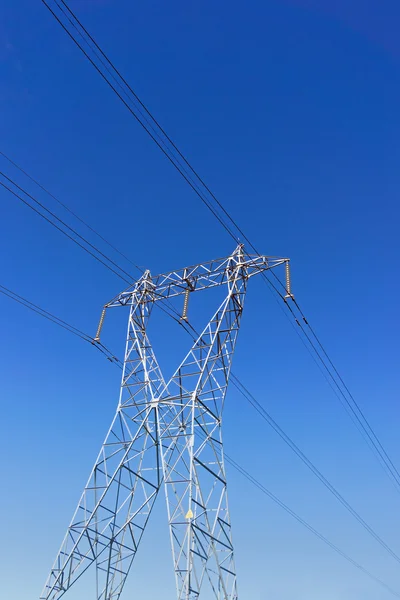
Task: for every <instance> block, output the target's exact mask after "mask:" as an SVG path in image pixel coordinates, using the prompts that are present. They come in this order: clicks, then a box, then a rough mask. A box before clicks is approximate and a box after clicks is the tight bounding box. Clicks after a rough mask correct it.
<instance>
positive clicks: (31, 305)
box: [0, 285, 400, 598]
mask: <svg viewBox="0 0 400 600" xmlns="http://www.w3.org/2000/svg"><path fill="white" fill-rule="evenodd" d="M0 293H1V294H4V295H5V296H7V297H9V298H10V299H11V300H14V301H15V302H17V303H18V304H21V305H22V306H25V307H26V308H29V309H30V310H32V311H33V312H35V313H36V314H38V315H40V316H42V317H44V318H46V319H48V320H50V321H51V322H53V323H54V324H55V325H58V326H59V327H62V328H63V329H65V330H67V331H69V332H70V333H72V334H73V335H75V336H76V337H78V338H79V339H82V340H84V341H87V342H90V343H91V345H92V346H95V347H96V348H97V349H99V350H100V351H101V352H102V353H103V354H105V355H106V356H107V353H108V354H109V355H110V356H113V355H112V353H111V352H110V351H109V350H108V349H107V348H106V347H105V346H103V349H102V348H99V346H98V345H97V344H93V341H92V338H91V337H90V336H89V335H88V334H86V333H84V332H83V331H82V330H80V329H78V328H77V327H74V326H73V325H71V324H70V323H68V322H67V321H65V320H63V319H60V318H59V317H57V316H56V315H54V314H53V313H51V312H49V311H47V310H45V309H43V308H41V307H40V306H38V305H37V304H34V303H32V302H30V301H29V300H27V299H26V298H24V297H22V296H20V295H19V294H16V293H15V292H13V291H11V290H10V289H9V288H6V287H4V286H2V285H0ZM104 350H106V352H105V351H104ZM110 356H107V358H108V360H111V362H113V364H115V365H116V366H118V367H119V368H120V369H121V368H122V362H121V361H120V360H119V359H117V358H116V357H114V356H113V358H112V359H111V358H110ZM236 380H237V378H236ZM224 456H225V460H226V461H227V463H229V464H230V465H231V466H232V467H233V468H234V469H235V470H236V471H238V473H240V474H241V475H242V476H243V477H245V478H246V479H247V480H248V481H249V482H250V483H251V484H252V485H254V486H255V487H257V488H258V489H259V490H260V491H261V492H262V493H263V494H264V495H266V496H267V497H268V498H270V499H271V500H272V501H273V502H275V504H277V505H278V506H279V507H280V508H282V509H283V510H284V511H285V512H286V513H287V514H289V515H290V516H291V517H292V518H294V519H295V520H296V521H297V522H298V523H300V524H301V525H303V527H305V528H306V529H307V530H308V531H310V532H311V533H313V534H314V535H315V536H316V537H317V538H318V539H319V540H321V541H322V542H324V543H325V544H326V545H327V546H329V547H330V548H331V549H332V550H334V551H335V552H336V553H337V554H339V555H340V556H342V558H344V559H345V560H347V561H348V562H349V563H350V564H352V565H353V566H354V567H356V568H357V569H358V570H360V571H361V572H363V573H364V574H365V575H367V576H368V577H370V578H371V579H373V580H374V581H375V582H376V583H378V584H379V585H381V586H382V587H384V588H385V589H386V590H387V591H388V592H390V593H391V594H392V595H393V596H396V597H397V598H400V593H398V592H396V591H395V590H393V589H392V588H391V587H390V586H389V585H387V584H386V583H385V582H384V581H383V580H382V579H380V578H379V577H376V576H375V575H373V574H372V573H371V572H370V571H368V570H367V569H366V568H365V567H363V566H362V565H361V564H360V563H358V562H357V561H355V560H354V559H352V558H351V557H350V556H349V555H348V554H346V553H345V552H343V551H342V550H341V549H340V548H339V547H338V546H336V545H335V544H333V543H332V542H331V541H330V540H329V539H328V538H327V537H325V536H324V535H323V534H321V533H320V532H319V531H318V530H317V529H315V528H314V527H312V525H310V524H309V523H308V522H307V521H305V519H303V518H302V517H300V516H299V515H298V514H297V513H296V512H295V511H293V510H292V509H291V508H289V506H287V505H286V504H285V503H284V502H282V500H280V499H279V498H278V497H277V496H275V494H273V493H272V492H271V491H269V490H268V489H267V488H266V487H265V486H264V485H263V484H262V483H261V482H260V481H259V480H257V479H256V478H255V477H253V475H251V474H250V473H249V471H247V470H246V469H244V468H243V467H241V466H240V465H239V464H238V463H237V462H236V461H235V460H234V459H233V458H231V457H230V456H228V455H227V454H226V453H224Z"/></svg>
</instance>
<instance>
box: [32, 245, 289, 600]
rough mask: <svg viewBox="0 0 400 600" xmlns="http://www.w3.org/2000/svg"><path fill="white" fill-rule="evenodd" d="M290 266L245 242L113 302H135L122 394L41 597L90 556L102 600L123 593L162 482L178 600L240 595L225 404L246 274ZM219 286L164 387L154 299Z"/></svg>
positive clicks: (143, 281)
mask: <svg viewBox="0 0 400 600" xmlns="http://www.w3.org/2000/svg"><path fill="white" fill-rule="evenodd" d="M282 264H285V265H287V273H288V265H289V262H288V259H287V258H269V257H266V256H257V255H249V254H245V253H244V250H243V246H242V245H239V246H238V247H237V248H236V249H235V251H234V252H233V254H232V255H230V256H228V257H227V258H223V259H218V260H214V261H211V262H208V263H203V264H199V265H196V266H194V267H189V268H185V269H181V270H179V271H173V272H170V273H167V274H163V275H158V276H156V277H154V278H152V277H151V274H150V272H149V271H146V272H145V273H144V275H143V276H142V277H141V278H140V279H139V280H138V281H137V282H136V283H135V284H134V285H133V286H131V287H130V288H129V289H128V290H126V291H124V292H122V293H121V294H119V295H118V296H117V297H116V298H114V299H113V300H112V301H111V302H109V303H108V304H107V305H106V308H110V307H116V306H121V305H122V306H125V305H127V306H129V307H130V313H129V324H128V334H127V343H126V351H125V360H124V368H123V375H122V383H121V390H120V399H119V403H118V407H117V412H116V414H115V417H114V420H113V422H112V424H111V427H110V429H109V432H108V433H107V436H106V439H105V441H104V443H103V445H102V447H101V450H100V453H99V455H98V457H97V459H96V462H95V465H94V467H93V470H92V472H91V474H90V477H89V479H88V482H87V484H86V486H85V489H84V491H83V494H82V496H81V498H80V501H79V503H78V507H77V509H76V511H75V514H74V516H73V518H72V521H71V524H70V526H69V528H68V530H67V533H66V536H65V538H64V540H63V543H62V545H61V548H60V550H59V553H58V555H57V558H56V560H55V563H54V565H53V568H52V569H51V572H50V575H49V577H48V580H47V582H46V584H45V587H44V589H43V592H42V595H41V599H42V600H56V599H58V598H60V597H61V596H62V595H63V594H64V593H65V592H67V591H68V590H69V588H70V587H71V585H73V584H74V583H75V581H76V580H77V579H78V578H79V577H80V576H81V575H82V574H83V573H84V572H85V571H86V569H87V568H88V567H89V566H90V565H92V564H93V563H94V564H95V565H96V575H97V577H96V581H97V590H96V593H97V599H98V600H118V599H119V598H120V595H121V592H122V589H123V587H124V584H125V581H126V577H127V575H128V572H129V569H130V567H131V565H132V562H133V559H134V558H135V555H136V552H137V549H138V547H139V544H140V540H141V538H142V535H143V533H144V530H145V527H146V524H147V521H148V519H149V517H150V513H151V510H152V508H153V505H154V502H155V499H156V497H157V495H158V492H159V490H160V488H161V484H162V483H164V488H165V495H166V501H167V511H168V519H169V528H170V536H171V545H172V554H173V562H174V570H175V577H176V587H177V597H178V600H197V599H198V598H199V596H200V594H201V590H204V589H208V593H209V594H210V597H214V598H216V599H217V600H237V598H238V594H237V587H236V569H235V564H234V551H233V543H232V536H231V522H230V516H229V509H228V496H227V485H226V474H225V466H224V454H223V444H222V432H221V423H222V409H223V405H224V400H225V395H226V390H227V385H228V380H229V374H230V369H231V364H232V357H233V352H234V349H235V344H236V339H237V334H238V331H239V325H240V319H241V315H242V311H243V302H244V297H245V294H246V287H247V282H248V279H249V278H250V277H252V276H253V275H256V274H257V273H261V272H263V271H266V270H269V269H272V268H274V267H277V266H279V265H282ZM214 286H225V287H226V290H227V293H226V297H225V298H224V300H223V302H222V304H221V305H220V306H219V307H218V309H217V311H216V312H215V314H214V315H213V317H212V318H211V320H210V321H209V323H207V325H206V326H205V328H204V330H203V331H202V333H201V334H200V335H199V337H198V339H197V340H196V341H195V342H194V344H193V345H192V347H191V348H190V350H189V352H188V353H187V355H186V356H185V358H184V359H183V360H182V362H181V363H180V365H179V366H178V368H177V369H176V371H175V373H174V374H173V375H172V377H171V379H170V380H169V381H168V382H165V381H164V378H163V375H162V373H161V370H160V367H159V365H158V362H157V359H156V356H155V354H154V351H153V349H152V346H151V343H150V341H149V338H148V335H147V325H148V321H149V318H150V314H151V311H152V308H153V306H154V305H155V303H156V302H159V301H163V300H166V299H168V298H171V297H174V296H178V295H181V294H182V295H184V296H185V306H187V298H188V295H189V293H192V292H195V291H200V290H204V289H207V288H210V287H214ZM288 286H289V284H287V287H288ZM287 291H288V293H290V288H289V287H288V290H287ZM185 311H186V309H185ZM183 318H184V319H186V318H187V316H186V312H185V314H184V315H183ZM103 319H104V313H103V316H102V319H101V324H102V321H103ZM99 334H100V331H98V336H99ZM98 336H97V337H98Z"/></svg>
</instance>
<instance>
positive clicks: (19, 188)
mask: <svg viewBox="0 0 400 600" xmlns="http://www.w3.org/2000/svg"><path fill="white" fill-rule="evenodd" d="M0 175H2V176H3V177H5V179H7V180H8V181H9V182H10V183H12V185H14V186H15V187H16V188H17V189H18V190H20V191H21V192H22V193H23V194H25V195H26V196H27V197H28V198H30V199H31V200H33V202H35V204H37V205H38V206H40V207H41V208H42V210H44V211H45V212H47V213H48V214H50V215H51V216H53V217H54V218H55V219H56V220H57V221H58V222H59V223H61V224H62V225H63V226H64V227H66V228H67V229H68V230H69V231H71V232H72V233H73V234H74V235H76V236H77V237H78V238H79V239H81V240H82V241H84V242H85V243H86V244H88V246H90V247H91V248H93V249H94V250H96V252H99V254H101V255H102V256H104V257H105V258H106V259H107V260H109V261H110V262H111V263H112V264H116V263H114V261H111V260H110V259H109V258H107V257H106V256H105V254H103V253H102V252H100V250H97V248H95V246H94V245H93V244H91V243H90V242H88V241H87V240H86V239H85V238H84V237H83V236H81V235H80V234H79V233H78V232H77V231H75V230H74V229H73V228H72V227H70V226H69V225H67V224H66V223H65V222H64V221H62V220H61V219H59V218H58V217H57V216H56V215H55V214H54V213H53V212H51V211H50V210H49V209H48V208H46V207H45V206H44V204H42V203H41V202H39V200H37V199H36V198H34V196H32V195H31V194H29V193H28V192H26V191H25V190H24V189H23V188H22V187H21V186H19V185H18V184H17V183H15V182H14V181H13V180H12V179H10V178H9V177H7V176H6V175H4V174H3V173H2V172H1V171H0ZM0 185H1V186H2V187H3V188H4V189H6V190H7V191H9V192H10V193H11V194H12V195H13V196H15V197H16V198H18V200H20V201H21V202H23V204H25V206H27V207H29V208H30V209H31V210H33V211H34V212H35V213H36V214H38V215H39V216H40V217H42V219H44V220H45V221H47V222H48V223H49V224H50V225H52V227H55V228H56V229H57V230H58V231H60V232H61V233H62V234H63V235H65V236H66V237H67V238H68V239H70V240H71V241H72V242H74V244H76V245H77V246H79V247H80V248H82V250H84V251H85V252H87V253H88V254H90V256H92V257H93V258H94V259H96V260H97V261H98V262H99V263H101V264H102V265H103V266H104V267H106V268H107V269H108V270H109V271H112V272H113V273H114V274H115V275H117V276H118V277H120V278H121V279H123V280H124V281H125V282H126V283H128V284H130V283H132V280H133V278H132V277H130V279H126V278H125V277H124V276H123V275H121V274H120V273H118V271H116V270H115V269H114V268H113V267H110V265H108V264H107V263H106V262H104V260H102V259H101V258H99V257H98V256H97V255H96V254H95V253H94V252H92V251H91V250H89V248H87V247H86V246H84V245H83V244H82V243H81V242H79V241H78V240H77V239H76V238H74V237H73V236H72V235H71V234H69V233H67V232H66V231H65V230H64V229H63V228H62V227H60V226H59V225H57V223H55V222H54V221H52V220H51V219H50V218H49V217H47V216H46V215H45V214H43V213H42V212H40V210H38V209H37V208H35V206H33V205H32V204H31V203H30V202H29V201H28V200H27V199H26V198H23V197H22V196H21V195H20V194H18V193H17V192H16V191H14V190H13V189H12V188H11V187H9V186H8V185H7V184H5V183H4V182H2V181H0ZM118 268H119V269H120V267H118Z"/></svg>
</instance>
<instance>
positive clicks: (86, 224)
mask: <svg viewBox="0 0 400 600" xmlns="http://www.w3.org/2000/svg"><path fill="white" fill-rule="evenodd" d="M0 155H1V156H3V158H5V159H6V160H7V161H8V162H9V163H10V164H12V165H13V167H15V168H16V169H18V171H20V173H22V174H23V175H25V177H27V178H28V179H30V180H31V181H32V182H33V183H34V184H35V185H37V186H38V187H39V188H40V189H41V190H42V191H43V192H45V193H46V194H47V195H48V196H50V198H53V200H55V201H56V202H57V203H58V204H59V205H60V206H62V207H63V208H64V209H65V210H66V211H68V212H69V213H70V214H71V215H72V216H73V217H74V218H75V219H77V221H79V222H80V223H82V225H85V227H87V228H88V229H89V231H91V232H92V233H94V234H95V235H96V236H97V237H98V238H99V239H100V240H102V241H103V242H104V243H105V244H107V246H109V247H110V248H111V249H112V250H114V251H115V252H117V254H119V255H120V256H121V257H122V258H124V259H125V260H126V261H127V262H129V263H130V264H131V265H132V266H133V267H135V269H138V270H139V271H140V270H141V269H140V267H138V265H136V264H135V263H134V262H132V260H131V259H130V258H129V257H128V256H126V254H124V253H123V252H121V250H119V249H118V248H117V247H116V246H114V245H113V244H112V243H111V242H109V241H108V240H107V239H106V238H105V237H104V236H103V235H101V234H100V233H99V232H98V231H96V229H94V227H92V226H91V225H89V223H88V222H87V221H84V219H82V217H80V216H79V215H78V214H77V213H76V212H74V211H73V210H72V209H71V208H70V207H69V206H68V205H67V204H65V203H64V202H62V201H61V200H60V199H59V198H57V196H55V195H54V194H52V193H51V192H49V190H48V189H47V188H45V187H44V186H43V185H42V184H41V183H40V182H39V181H37V179H35V178H34V177H32V175H30V174H29V173H28V172H27V171H25V169H23V168H22V167H21V166H20V165H18V164H17V163H16V162H15V161H14V160H12V159H11V158H10V157H9V156H7V154H5V152H2V151H1V150H0Z"/></svg>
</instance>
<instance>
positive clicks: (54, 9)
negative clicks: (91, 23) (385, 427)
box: [42, 0, 400, 491]
mask: <svg viewBox="0 0 400 600" xmlns="http://www.w3.org/2000/svg"><path fill="white" fill-rule="evenodd" d="M42 2H43V4H45V6H46V7H47V8H48V10H49V11H50V12H51V13H52V15H53V16H54V17H55V19H56V20H57V21H58V22H59V24H60V25H61V27H62V28H63V29H64V31H65V32H66V33H67V34H68V35H69V36H70V38H71V39H72V40H73V41H74V43H75V44H76V45H77V47H78V48H79V49H80V50H81V51H82V52H83V54H84V55H85V57H86V58H87V59H88V60H89V61H90V63H91V64H92V65H93V67H94V68H95V69H96V70H97V72H98V73H99V74H100V75H101V77H102V78H103V79H104V80H105V81H106V83H107V84H108V85H109V86H110V88H111V89H112V90H113V91H114V93H115V94H116V95H117V96H118V98H119V99H120V100H121V101H122V102H123V104H124V105H125V106H126V107H127V108H128V110H129V111H130V112H131V114H132V115H133V116H134V118H135V119H136V120H137V121H138V122H139V123H140V125H141V126H142V127H143V129H145V131H146V132H147V133H148V135H149V136H150V137H151V139H152V140H153V141H154V142H155V143H156V144H157V146H158V147H159V148H160V150H161V151H162V152H163V154H164V155H165V156H166V157H167V158H168V160H169V161H170V162H171V163H172V164H173V166H174V167H175V168H176V169H177V171H178V172H179V173H180V174H181V175H182V177H183V178H184V179H185V180H186V182H187V183H188V184H189V185H190V187H191V188H192V189H193V191H194V192H195V193H196V195H197V196H198V197H199V199H200V200H201V201H202V202H203V203H204V204H205V205H206V206H207V208H208V209H209V211H210V212H211V213H212V214H213V216H214V217H215V218H216V219H217V220H218V221H219V223H220V224H221V225H222V226H223V228H224V229H225V231H226V232H227V233H228V234H229V235H230V236H231V237H232V238H233V239H235V240H236V241H237V240H238V238H241V239H242V240H245V241H246V242H247V243H248V245H249V247H250V248H252V249H253V250H254V251H255V252H256V253H257V254H259V252H258V251H257V248H256V247H255V245H254V244H253V243H252V242H251V240H250V239H249V238H248V236H247V235H246V234H245V233H244V232H243V230H242V229H241V227H240V226H239V224H238V223H237V221H235V219H234V218H233V217H232V216H231V215H230V213H229V212H228V210H227V209H226V208H225V207H224V205H223V204H222V203H221V202H220V201H219V200H218V198H217V197H216V196H215V194H213V192H212V191H211V190H210V188H209V187H208V186H207V185H206V183H205V182H204V180H203V179H202V178H201V177H200V175H199V174H198V172H197V171H196V170H195V169H194V168H193V167H192V165H191V164H190V163H189V161H188V160H187V159H186V158H185V156H184V155H183V154H182V152H180V151H179V149H178V148H177V146H176V144H175V143H174V142H173V141H172V140H171V138H170V137H169V136H168V135H167V133H166V132H165V130H164V129H163V128H162V127H161V125H160V123H159V122H158V121H157V120H156V118H155V117H154V116H153V115H152V114H151V112H150V111H149V110H148V109H147V107H146V106H145V104H144V103H143V102H142V101H141V100H140V99H139V97H138V95H137V94H136V93H135V92H134V90H133V89H132V87H131V86H130V85H129V84H128V82H127V81H126V79H125V78H124V77H123V76H122V75H121V73H120V72H119V71H118V69H117V68H116V67H115V65H114V64H113V63H112V61H111V60H110V59H109V58H108V57H107V55H106V54H105V52H104V51H103V50H102V49H101V48H100V46H99V44H98V43H97V42H96V41H95V39H94V37H93V36H92V35H91V34H90V33H89V32H88V30H87V29H86V28H85V27H84V26H83V25H82V23H81V21H80V20H79V19H78V17H77V16H76V15H75V13H74V12H73V11H72V10H71V9H70V8H69V6H68V5H67V3H66V2H65V1H64V0H48V1H46V0H42ZM263 276H264V279H265V281H266V283H267V284H268V286H269V287H270V288H272V290H273V291H274V292H275V293H276V294H277V295H278V296H279V297H280V298H281V299H284V295H283V294H282V293H281V292H280V291H279V289H278V288H277V287H276V285H274V284H273V283H272V282H271V280H270V279H269V277H268V275H267V274H265V273H264V274H263ZM272 276H273V277H276V275H275V273H273V272H272ZM279 285H281V284H280V282H279ZM285 304H286V307H287V308H288V310H289V313H290V316H291V317H292V318H293V319H294V322H295V323H297V325H298V326H299V330H298V334H299V335H300V337H301V336H302V335H304V337H305V340H306V341H307V342H306V341H305V340H303V342H304V343H305V345H306V347H308V346H307V344H309V346H310V347H309V351H310V352H311V353H314V355H315V357H316V360H317V361H319V363H320V364H321V366H322V370H323V371H324V372H326V374H327V378H328V379H329V380H330V381H331V382H332V383H333V385H334V387H335V388H336V389H337V391H338V394H339V396H338V397H340V398H342V399H343V401H344V402H342V404H343V405H344V407H345V409H346V411H347V412H348V414H349V416H350V417H351V419H352V421H353V423H354V424H355V425H356V427H357V429H358V430H359V431H360V433H361V435H362V436H363V438H364V439H365V441H366V443H367V444H368V446H369V447H370V448H371V449H372V451H373V452H374V454H375V456H376V458H377V460H378V461H379V463H380V464H381V466H382V467H383V469H384V471H385V473H386V474H387V475H388V476H389V477H390V478H391V480H392V482H393V483H394V485H395V486H396V488H397V489H398V491H400V476H399V471H398V470H397V468H396V467H395V466H394V463H393V461H392V460H391V459H390V457H389V455H388V453H387V451H386V450H385V449H384V447H383V445H382V443H381V442H380V440H379V439H378V437H377V435H376V434H375V432H374V431H373V429H372V427H371V425H370V424H369V422H368V420H367V418H366V417H365V415H364V413H363V412H362V410H361V409H360V407H359V406H358V405H356V403H355V401H354V398H353V397H352V396H351V394H349V392H348V388H347V386H345V384H344V382H343V379H342V377H341V376H340V375H339V373H338V371H337V369H336V368H335V367H334V365H333V362H332V361H331V359H330V358H329V356H328V354H327V353H326V350H325V349H324V348H323V346H322V345H321V343H320V341H319V340H318V338H317V337H316V335H315V333H314V331H313V329H312V328H311V326H310V325H309V322H308V321H307V320H306V319H305V317H304V315H303V316H302V317H301V319H298V318H297V316H296V314H295V312H294V311H293V309H292V308H291V307H290V304H289V302H286V303H285ZM295 307H296V308H298V304H297V302H296V303H295ZM285 314H286V313H285ZM303 317H304V319H303ZM302 323H304V324H305V325H306V327H308V328H309V331H310V335H308V334H307V332H306V331H305V329H304V327H303V324H302ZM299 332H301V334H300V333H299ZM313 339H314V340H315V343H314V342H313ZM317 346H320V347H321V349H322V352H323V354H324V355H325V357H326V359H327V360H324V359H323V356H321V354H320V352H318V348H317ZM343 386H344V387H343ZM338 394H336V395H338Z"/></svg>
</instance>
